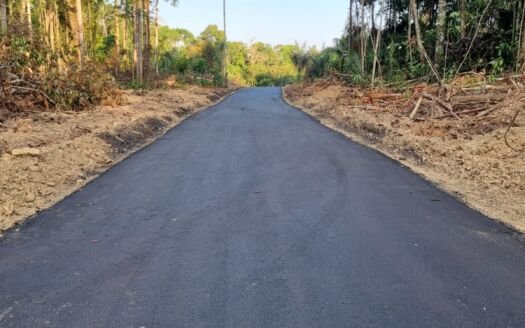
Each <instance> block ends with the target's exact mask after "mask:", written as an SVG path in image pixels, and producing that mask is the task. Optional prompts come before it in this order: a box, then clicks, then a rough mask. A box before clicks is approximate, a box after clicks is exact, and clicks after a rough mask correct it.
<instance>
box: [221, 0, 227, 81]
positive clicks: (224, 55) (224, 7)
mask: <svg viewBox="0 0 525 328" xmlns="http://www.w3.org/2000/svg"><path fill="white" fill-rule="evenodd" d="M222 9H223V13H222V14H223V20H224V53H223V63H222V66H223V67H222V69H223V74H224V86H225V87H228V68H227V64H228V38H227V36H226V0H223V2H222Z"/></svg>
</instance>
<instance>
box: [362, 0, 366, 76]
mask: <svg viewBox="0 0 525 328" xmlns="http://www.w3.org/2000/svg"><path fill="white" fill-rule="evenodd" d="M365 56H366V38H365V0H361V75H362V76H363V78H364V76H365V73H366V71H365V62H366V61H365Z"/></svg>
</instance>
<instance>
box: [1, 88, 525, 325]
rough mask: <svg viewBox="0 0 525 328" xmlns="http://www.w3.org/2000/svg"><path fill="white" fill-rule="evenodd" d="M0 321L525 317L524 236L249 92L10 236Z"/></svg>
mask: <svg viewBox="0 0 525 328" xmlns="http://www.w3.org/2000/svg"><path fill="white" fill-rule="evenodd" d="M0 327H191V328H194V327H249V328H251V327H418V328H419V327H447V328H449V327H476V328H479V327H491V328H493V327H525V241H524V239H523V238H522V237H519V236H516V235H515V234H513V233H512V232H511V231H510V230H508V229H506V228H505V227H503V226H502V225H500V224H498V223H495V222H493V221H491V220H489V219H487V218H486V217H484V216H483V215H481V214H479V213H477V212H475V211H473V210H471V209H469V208H468V207H466V206H464V205H463V204H461V203H460V202H458V201H457V200H455V199H454V198H452V197H451V196H449V195H447V194H445V193H443V192H441V191H440V190H438V189H436V188H435V187H433V186H432V185H431V184H430V183H428V182H427V181H425V180H424V179H422V178H421V177H419V176H417V175H415V174H414V173H412V172H411V171H409V170H408V169H406V168H404V167H402V166H400V165H399V164H397V163H395V162H393V161H391V160H389V159H387V158H385V157H384V156H382V155H380V154H378V153H376V152H374V151H371V150H369V149H366V148H365V147H363V146H360V145H358V144H355V143H353V142H351V141H349V140H348V139H346V138H345V137H343V136H341V135H339V134H337V133H335V132H332V131H331V130H329V129H327V128H325V127H323V126H321V125H320V124H318V123H317V122H316V121H314V120H313V119H311V118H309V117H308V116H307V115H305V114H303V113H301V112H300V111H299V110H297V109H294V108H292V107H289V106H287V105H286V104H284V102H283V101H282V100H281V97H280V89H277V88H267V89H265V88H262V89H246V90H242V91H240V92H238V93H237V94H236V95H234V96H231V97H229V98H227V99H226V100H225V101H224V102H222V103H221V104H219V105H217V106H215V107H213V108H210V109H208V110H205V111H203V112H200V113H198V114H196V115H195V116H194V117H192V118H190V119H188V120H187V121H185V122H184V123H182V124H181V125H180V126H178V127H177V128H175V129H173V130H172V131H170V132H169V133H168V134H167V135H165V136H164V137H163V138H161V139H159V140H158V141H157V142H155V143H153V144H152V145H150V146H149V147H147V148H145V149H143V150H142V151H140V152H138V153H136V154H134V155H132V156H131V157H130V158H129V159H127V160H125V161H124V162H122V163H120V164H118V165H117V166H115V167H114V168H112V169H111V170H109V171H108V172H107V173H105V174H103V175H102V176H101V177H100V178H98V179H96V180H94V181H93V182H92V183H90V184H89V185H88V186H86V187H85V188H84V189H83V190H81V191H79V192H77V193H75V194H73V195H72V196H70V197H68V198H67V199H66V200H64V201H63V202H61V203H60V204H58V205H57V206H55V207H53V208H52V209H50V210H47V211H45V212H43V213H41V214H40V215H39V216H38V217H37V218H36V219H34V220H32V221H31V222H30V223H29V224H27V225H26V226H24V227H22V228H21V229H20V231H18V232H11V233H9V234H7V236H6V237H4V239H3V240H1V241H0Z"/></svg>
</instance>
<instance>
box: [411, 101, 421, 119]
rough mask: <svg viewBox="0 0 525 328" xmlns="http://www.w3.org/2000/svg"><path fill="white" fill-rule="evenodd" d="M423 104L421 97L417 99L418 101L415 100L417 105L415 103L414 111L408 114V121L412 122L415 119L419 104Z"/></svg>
mask: <svg viewBox="0 0 525 328" xmlns="http://www.w3.org/2000/svg"><path fill="white" fill-rule="evenodd" d="M422 102H423V97H422V96H421V97H419V99H418V100H417V103H416V106H414V109H413V110H412V112H411V113H410V116H409V117H410V119H411V120H413V119H414V118H415V117H416V114H417V112H418V110H419V107H420V106H421V103H422Z"/></svg>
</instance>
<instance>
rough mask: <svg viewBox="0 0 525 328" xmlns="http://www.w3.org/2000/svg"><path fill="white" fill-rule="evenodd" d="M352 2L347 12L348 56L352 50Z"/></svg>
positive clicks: (351, 0)
mask: <svg viewBox="0 0 525 328" xmlns="http://www.w3.org/2000/svg"><path fill="white" fill-rule="evenodd" d="M352 2H353V0H350V9H349V11H348V55H350V51H351V50H352V33H353V31H354V26H353V23H354V22H353V17H352V16H353V14H352V5H353V3H352Z"/></svg>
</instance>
